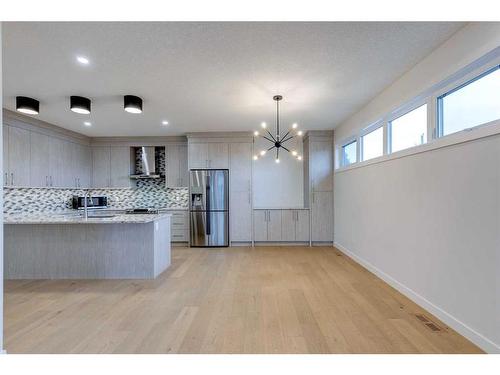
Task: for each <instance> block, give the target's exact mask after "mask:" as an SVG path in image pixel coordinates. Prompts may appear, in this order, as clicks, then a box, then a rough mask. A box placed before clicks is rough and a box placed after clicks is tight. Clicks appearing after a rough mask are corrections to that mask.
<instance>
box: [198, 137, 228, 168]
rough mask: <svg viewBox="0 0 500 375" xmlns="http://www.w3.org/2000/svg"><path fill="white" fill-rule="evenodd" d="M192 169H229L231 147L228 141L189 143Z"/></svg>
mask: <svg viewBox="0 0 500 375" xmlns="http://www.w3.org/2000/svg"><path fill="white" fill-rule="evenodd" d="M188 150H189V168H190V169H228V168H229V147H228V144H227V143H218V142H217V143H214V142H210V143H189V145H188Z"/></svg>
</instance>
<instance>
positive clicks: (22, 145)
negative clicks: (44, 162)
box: [3, 125, 31, 186]
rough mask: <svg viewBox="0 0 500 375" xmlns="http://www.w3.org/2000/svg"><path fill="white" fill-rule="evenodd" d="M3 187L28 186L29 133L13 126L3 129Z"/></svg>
mask: <svg viewBox="0 0 500 375" xmlns="http://www.w3.org/2000/svg"><path fill="white" fill-rule="evenodd" d="M3 137H4V142H3V143H4V153H3V158H4V185H5V186H30V174H31V173H30V162H31V143H30V132H29V131H28V130H26V129H22V128H18V127H15V126H5V125H4V128H3Z"/></svg>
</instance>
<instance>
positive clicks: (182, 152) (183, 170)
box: [179, 145, 189, 187]
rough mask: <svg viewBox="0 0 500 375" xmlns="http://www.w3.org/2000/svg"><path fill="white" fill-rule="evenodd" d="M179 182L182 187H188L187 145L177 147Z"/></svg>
mask: <svg viewBox="0 0 500 375" xmlns="http://www.w3.org/2000/svg"><path fill="white" fill-rule="evenodd" d="M179 180H180V185H179V186H182V187H188V186H189V168H188V148H187V145H181V146H179Z"/></svg>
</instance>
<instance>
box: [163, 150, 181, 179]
mask: <svg viewBox="0 0 500 375" xmlns="http://www.w3.org/2000/svg"><path fill="white" fill-rule="evenodd" d="M179 164H180V149H179V146H176V145H170V146H169V145H167V146H166V147H165V175H166V176H165V183H166V184H167V187H178V186H181V180H180V179H181V177H180V166H179Z"/></svg>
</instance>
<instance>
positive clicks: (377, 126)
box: [358, 120, 386, 163]
mask: <svg viewBox="0 0 500 375" xmlns="http://www.w3.org/2000/svg"><path fill="white" fill-rule="evenodd" d="M380 128H382V154H381V155H379V156H375V157H373V158H371V159H368V160H373V159H377V158H379V157H381V156H384V155H386V141H385V139H386V128H385V122H384V121H383V120H378V121H376V122H374V123H373V124H371V125H370V126H367V127H366V128H364V129H363V131H362V132H361V133H360V134H359V146H358V148H359V162H360V163H362V162H364V161H367V160H365V158H364V142H363V138H364V137H365V136H367V135H368V134H370V133H373V132H374V131H376V130H378V129H380Z"/></svg>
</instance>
